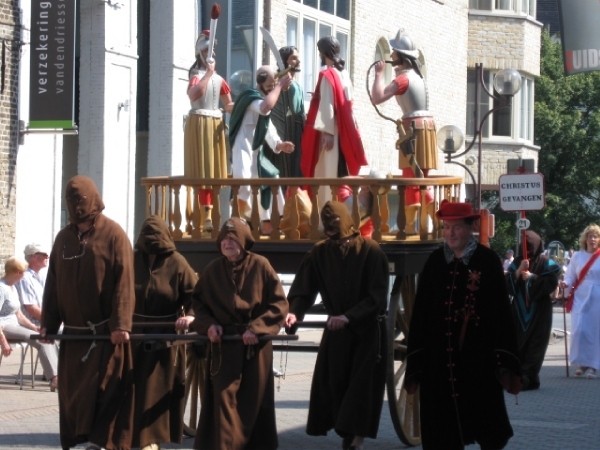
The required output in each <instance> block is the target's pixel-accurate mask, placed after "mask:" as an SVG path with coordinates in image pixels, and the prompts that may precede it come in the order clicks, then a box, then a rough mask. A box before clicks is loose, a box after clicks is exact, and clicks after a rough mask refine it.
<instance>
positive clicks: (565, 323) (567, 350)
mask: <svg viewBox="0 0 600 450" xmlns="http://www.w3.org/2000/svg"><path fill="white" fill-rule="evenodd" d="M564 298H565V291H564V289H563V308H562V310H563V330H564V332H565V368H566V370H567V378H569V347H568V346H567V335H568V333H567V301H566V300H565V299H564Z"/></svg>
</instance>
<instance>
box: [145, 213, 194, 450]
mask: <svg viewBox="0 0 600 450" xmlns="http://www.w3.org/2000/svg"><path fill="white" fill-rule="evenodd" d="M134 267H135V313H134V318H135V321H136V323H137V322H149V323H151V322H157V321H158V322H165V321H168V322H173V323H174V328H175V327H176V328H177V329H181V330H185V329H187V328H188V327H189V324H190V323H192V321H193V320H194V317H193V315H191V309H192V292H193V291H194V286H195V285H196V282H197V281H198V277H197V276H196V274H195V272H194V270H193V269H192V268H191V267H190V265H189V264H188V262H187V261H186V259H185V258H184V257H183V256H181V254H180V253H179V252H178V251H177V250H175V244H174V243H173V238H172V237H171V234H170V233H169V229H168V228H167V224H166V223H165V221H164V220H163V219H161V218H160V217H157V216H152V217H149V218H148V219H146V221H145V222H144V223H143V225H142V229H141V231H140V235H139V237H138V240H137V243H136V244H135V252H134ZM136 332H143V333H152V334H155V333H174V329H173V328H171V329H169V328H164V327H152V326H147V327H146V326H144V327H143V328H140V329H139V330H138V329H136ZM155 344H161V343H160V342H157V343H155ZM162 344H164V342H163V343H162ZM133 354H134V368H135V370H134V374H135V376H134V378H135V420H134V423H135V425H134V433H133V446H134V447H142V450H144V448H146V449H150V448H152V446H151V444H161V443H163V442H177V443H181V438H182V436H183V412H184V408H185V402H184V400H185V398H184V394H185V346H184V345H178V346H174V347H170V348H164V347H163V348H157V349H155V350H153V351H147V350H145V349H144V343H143V342H141V341H137V342H134V343H133ZM154 448H156V447H154Z"/></svg>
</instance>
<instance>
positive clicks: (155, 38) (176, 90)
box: [148, 0, 225, 177]
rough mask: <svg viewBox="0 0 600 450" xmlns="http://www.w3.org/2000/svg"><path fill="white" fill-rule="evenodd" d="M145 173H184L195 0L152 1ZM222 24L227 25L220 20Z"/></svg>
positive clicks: (196, 22) (193, 46) (196, 16)
mask: <svg viewBox="0 0 600 450" xmlns="http://www.w3.org/2000/svg"><path fill="white" fill-rule="evenodd" d="M150 7H151V9H150V121H149V130H150V131H149V142H148V176H150V177H152V176H159V175H183V117H184V116H185V115H186V114H187V112H188V110H189V109H190V102H189V100H188V97H187V94H186V91H187V85H188V70H189V68H190V66H191V65H192V64H193V63H194V59H195V55H194V48H195V44H196V37H197V35H198V32H197V30H198V8H197V1H196V0H177V1H166V2H165V1H162V2H151V6H150ZM222 25H223V26H225V24H222Z"/></svg>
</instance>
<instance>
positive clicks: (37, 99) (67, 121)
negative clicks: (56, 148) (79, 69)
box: [29, 0, 76, 129]
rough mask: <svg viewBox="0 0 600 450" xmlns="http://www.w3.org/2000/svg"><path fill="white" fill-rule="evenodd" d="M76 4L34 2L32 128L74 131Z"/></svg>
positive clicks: (59, 0)
mask: <svg viewBox="0 0 600 450" xmlns="http://www.w3.org/2000/svg"><path fill="white" fill-rule="evenodd" d="M75 17H76V14H75V0H49V1H40V0H31V57H30V58H31V59H30V64H31V68H30V78H29V128H51V129H72V128H74V125H75V124H74V88H75Z"/></svg>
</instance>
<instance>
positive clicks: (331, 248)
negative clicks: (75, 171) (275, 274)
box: [288, 202, 389, 438]
mask: <svg viewBox="0 0 600 450" xmlns="http://www.w3.org/2000/svg"><path fill="white" fill-rule="evenodd" d="M336 216H337V217H339V218H340V220H339V224H338V225H332V226H333V228H336V227H337V228H338V229H339V237H340V238H341V239H339V240H337V239H334V238H330V239H327V240H324V241H321V242H318V243H317V244H315V246H314V247H313V248H312V250H311V251H310V252H309V253H308V254H307V255H306V257H305V258H304V260H303V261H302V264H301V265H300V268H299V269H298V272H297V273H296V277H295V278H294V282H293V284H292V287H291V289H290V292H289V294H288V297H289V301H290V312H292V313H294V314H295V315H296V316H297V319H298V320H302V319H303V317H304V314H305V313H306V311H307V310H308V309H309V308H310V307H311V306H312V305H313V304H314V302H315V300H316V297H317V294H319V293H320V294H321V298H322V299H323V305H324V306H325V308H326V310H327V314H328V315H329V316H339V315H345V316H346V317H347V318H348V320H349V323H348V324H347V325H346V326H345V327H344V328H343V329H341V330H336V331H331V330H329V329H327V328H325V330H324V332H323V337H322V339H321V345H320V347H319V353H318V355H317V362H316V364H315V372H314V376H313V382H312V387H311V392H310V406H309V411H308V423H307V425H306V432H307V434H309V435H313V436H319V435H326V434H327V432H328V431H329V430H331V429H332V428H333V429H334V430H335V432H336V433H338V434H339V435H340V436H342V437H344V438H349V437H351V436H355V435H356V436H363V437H369V438H376V437H377V430H378V428H379V418H380V416H381V407H382V404H383V392H384V387H385V375H386V355H387V351H386V348H387V341H386V324H385V320H383V316H384V315H385V311H386V307H387V295H388V278H389V269H388V261H387V257H386V256H385V253H383V251H382V250H381V248H380V247H379V244H377V242H375V241H373V240H371V239H365V238H363V237H361V236H360V235H359V233H358V232H356V231H355V229H354V225H353V222H352V219H351V217H350V215H349V214H348V210H347V208H346V206H345V205H344V204H342V203H339V202H327V203H326V204H325V206H324V207H323V211H322V212H321V218H322V221H323V225H324V227H325V231H327V230H328V226H329V225H328V224H330V223H331V222H332V219H334V218H335V217H336ZM348 238H349V240H347V242H346V243H345V244H344V241H346V239H348Z"/></svg>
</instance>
